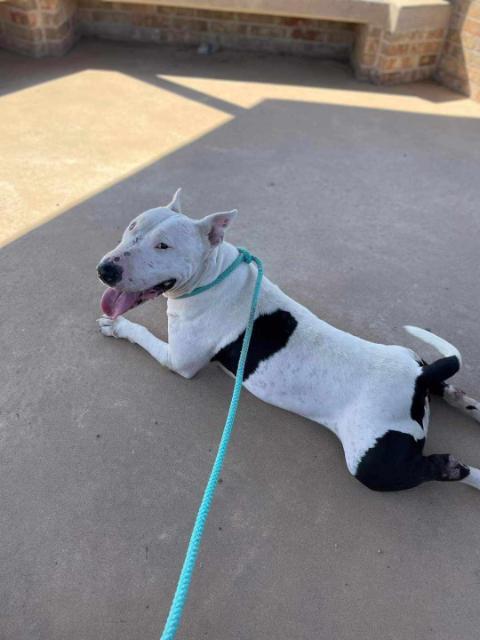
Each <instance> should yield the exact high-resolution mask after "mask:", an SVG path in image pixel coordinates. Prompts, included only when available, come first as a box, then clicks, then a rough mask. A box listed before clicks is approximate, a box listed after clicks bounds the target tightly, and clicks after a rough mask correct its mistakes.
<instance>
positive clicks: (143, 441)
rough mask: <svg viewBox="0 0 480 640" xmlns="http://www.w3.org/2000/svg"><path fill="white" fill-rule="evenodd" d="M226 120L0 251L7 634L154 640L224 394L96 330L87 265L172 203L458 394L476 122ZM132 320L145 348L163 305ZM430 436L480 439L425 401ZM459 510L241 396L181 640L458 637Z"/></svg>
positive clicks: (94, 289) (311, 112) (455, 444)
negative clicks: (439, 353)
mask: <svg viewBox="0 0 480 640" xmlns="http://www.w3.org/2000/svg"><path fill="white" fill-rule="evenodd" d="M122 46H123V45H122ZM70 59H73V60H74V59H75V54H74V53H73V54H72V57H71V58H70ZM62 63H63V61H62ZM39 64H44V63H43V62H42V63H39ZM49 64H53V63H49ZM203 64H206V63H203ZM132 66H135V63H134V62H132ZM72 68H73V67H72ZM173 72H174V71H172V73H173ZM177 72H178V70H177V71H175V73H177ZM138 73H140V72H138ZM140 75H141V74H140ZM155 82H156V80H155ZM187 91H189V90H187ZM191 97H193V98H194V99H195V98H198V96H195V95H191ZM223 108H225V109H226V110H228V109H229V103H226V105H223ZM229 113H232V111H229ZM234 115H235V118H234V119H233V120H232V121H230V122H228V123H227V124H225V125H224V126H222V127H219V128H218V129H216V130H215V131H213V132H212V133H209V134H208V135H205V136H204V137H202V138H201V139H199V140H196V141H195V142H193V143H192V144H190V145H188V146H186V147H184V148H182V149H181V150H179V151H177V152H175V153H173V154H172V155H170V156H167V157H165V158H163V159H162V160H160V161H158V162H156V163H154V164H153V165H151V166H150V167H148V168H147V169H145V170H142V171H141V172H139V173H137V174H136V175H134V176H132V177H130V178H128V179H127V180H124V181H122V182H120V183H118V184H116V185H115V186H114V187H112V188H110V189H108V190H106V191H104V192H102V193H100V194H98V195H96V196H95V197H93V198H91V199H89V200H86V201H85V202H83V203H82V204H80V205H79V206H77V207H75V208H74V209H72V210H71V211H70V212H68V213H66V214H64V215H62V216H60V217H58V218H56V219H55V220H52V221H50V222H48V223H47V224H45V225H43V226H42V227H40V228H38V229H35V230H34V231H32V232H30V233H29V234H27V235H25V236H24V237H22V238H20V239H19V240H17V241H15V242H13V243H12V244H10V245H9V246H7V247H6V248H5V249H4V250H3V251H2V255H1V257H0V263H1V272H2V275H3V287H2V293H3V295H2V301H1V314H2V321H3V330H4V332H3V344H4V356H3V364H4V366H3V367H2V371H1V374H0V375H1V378H0V383H1V388H2V395H3V400H4V401H3V406H2V410H1V414H0V418H1V425H2V426H1V435H2V449H1V461H0V469H1V483H0V484H1V496H2V497H1V505H2V518H1V519H0V539H1V540H2V549H1V551H0V554H1V559H0V566H1V567H2V583H1V594H0V598H1V602H0V618H1V629H2V634H3V635H2V639H3V640H18V639H19V638H27V637H28V638H35V639H38V640H47V639H48V640H63V639H64V638H69V639H70V640H80V639H82V640H87V639H88V640H94V639H95V640H96V639H97V638H102V640H110V639H111V640H123V639H125V640H126V639H127V638H129V639H131V638H145V639H146V638H156V637H158V633H159V630H160V628H161V626H162V624H163V620H164V616H165V614H166V612H167V609H168V605H169V600H170V596H171V594H172V590H173V588H174V584H175V581H176V577H177V573H178V570H179V567H180V563H181V559H182V557H183V552H184V549H185V544H186V540H187V537H188V535H189V532H190V527H191V524H192V520H193V516H194V513H195V510H196V507H197V505H198V501H199V497H200V495H201V491H202V488H203V485H204V482H205V480H206V477H207V474H208V471H209V468H210V465H211V463H212V461H213V455H214V451H215V447H216V444H217V442H218V438H219V434H220V431H221V427H222V424H223V421H224V418H225V413H226V408H227V405H228V399H229V394H230V392H231V388H232V381H231V380H230V378H228V377H226V376H225V375H224V374H223V373H222V372H221V371H219V370H218V369H216V368H215V367H214V366H212V367H209V368H207V369H206V370H204V371H203V372H202V373H201V374H200V375H199V376H198V377H197V378H195V379H194V380H191V381H186V380H183V379H182V378H180V377H178V376H175V375H174V374H172V373H170V372H168V371H166V370H163V369H161V368H160V367H159V366H158V365H157V364H156V363H155V362H154V361H153V360H152V359H150V358H149V356H147V355H146V354H145V353H143V352H142V351H141V350H140V349H138V348H136V347H134V346H132V345H130V344H128V343H122V342H117V341H114V340H108V339H105V338H103V337H102V336H100V335H99V334H98V333H97V331H96V326H95V318H96V317H97V316H98V315H99V311H98V300H99V297H100V294H101V291H102V287H101V285H100V284H99V283H98V282H97V280H96V277H95V272H94V266H95V264H96V262H97V260H98V258H99V257H100V256H101V255H102V254H103V253H104V252H105V251H106V250H107V249H109V248H110V247H112V246H113V245H114V244H115V242H116V241H117V240H118V234H119V233H120V231H121V230H122V229H123V228H124V226H125V225H126V223H127V222H128V221H129V219H130V218H131V217H132V216H133V215H136V214H137V213H138V212H139V211H141V210H143V209H145V208H147V207H151V206H153V205H155V204H157V203H161V202H167V200H168V198H169V196H170V195H171V194H172V192H173V191H174V189H175V188H177V187H178V186H183V187H184V190H185V191H184V194H185V198H184V202H185V209H186V211H187V213H190V214H191V215H193V216H194V217H199V216H201V215H203V214H205V213H208V212H210V211H211V210H218V209H223V208H231V207H239V209H240V216H239V218H238V224H236V226H235V228H234V229H233V232H232V235H231V240H232V241H233V242H236V243H238V244H242V245H245V246H247V247H249V248H250V249H251V250H252V251H253V252H254V253H256V254H258V255H259V256H261V257H262V258H263V260H264V262H265V265H266V270H267V275H268V276H269V277H271V278H272V279H273V280H275V281H276V282H278V284H279V285H280V286H281V287H282V288H283V289H284V290H285V291H287V292H288V293H289V294H291V295H293V296H294V297H296V298H297V299H298V300H299V301H301V302H303V303H304V304H306V305H307V306H309V307H310V308H311V309H312V310H313V311H314V312H315V313H317V314H318V315H320V316H321V317H322V318H324V319H325V320H327V321H329V322H332V323H334V324H336V325H337V326H339V327H341V328H343V329H346V330H349V331H352V332H354V333H357V334H360V335H362V336H364V337H366V338H370V339H373V340H377V341H382V342H397V343H402V344H411V342H409V339H408V338H407V336H406V334H404V333H403V331H402V330H401V325H403V324H405V323H415V324H419V325H421V326H429V327H431V328H432V329H434V330H435V331H436V332H437V333H439V334H440V335H442V336H444V337H445V338H447V339H449V340H451V341H452V342H453V343H455V344H456V345H457V346H458V347H459V348H460V349H461V350H462V351H463V353H464V359H465V367H464V369H463V371H462V373H461V375H460V376H459V377H458V380H459V382H460V383H461V384H463V385H464V386H465V388H466V389H467V390H469V391H470V392H471V393H472V395H474V396H475V395H478V393H479V391H478V390H479V387H480V345H479V344H478V341H477V340H476V337H477V335H478V317H479V315H480V306H479V302H478V301H479V300H480V284H479V279H478V231H479V224H480V220H479V216H478V202H479V199H480V183H479V181H478V175H477V168H478V164H479V160H480V158H479V153H480V152H479V149H478V145H477V136H476V133H477V128H478V123H477V121H475V120H468V119H465V120H462V119H459V118H455V119H452V118H441V117H432V116H430V115H429V116H425V115H423V116H422V115H415V114H402V113H392V112H388V111H380V110H367V109H355V108H347V107H338V106H322V105H316V104H306V103H301V102H291V101H289V102H287V101H275V100H267V101H265V102H263V103H261V104H259V105H257V106H255V107H254V108H252V109H249V110H236V111H235V112H234ZM132 316H133V317H134V318H137V319H140V320H141V321H142V322H145V323H146V324H147V325H148V326H150V327H151V328H153V329H154V331H155V332H156V333H157V334H158V335H161V336H163V337H166V320H165V315H164V303H163V302H162V301H160V302H158V301H157V302H155V303H149V304H148V305H145V306H144V307H143V308H141V309H138V310H137V311H136V312H135V314H132ZM412 346H413V345H412ZM415 346H417V345H415ZM419 351H420V352H421V354H422V355H423V356H425V357H429V356H430V355H431V353H429V352H428V351H427V350H426V349H424V348H423V347H421V346H419ZM433 422H434V424H433V429H432V433H431V435H430V437H429V441H428V447H427V449H428V451H429V452H433V451H435V452H444V451H452V453H454V454H455V455H457V456H458V457H460V458H461V459H463V460H465V461H466V462H469V463H472V464H476V465H478V466H480V439H479V433H478V425H475V424H474V423H473V422H469V421H468V420H467V419H465V418H463V417H462V416H460V415H459V414H457V413H455V412H453V411H451V410H449V409H448V408H446V407H445V406H443V405H440V404H437V403H435V404H434V407H433ZM478 500H479V496H478V495H477V494H476V493H475V492H474V491H473V490H471V489H469V488H467V487H464V486H455V485H454V484H453V483H452V484H450V485H447V486H446V485H445V484H443V485H440V484H433V483H431V484H429V485H424V486H422V487H420V488H418V489H415V490H413V491H410V492H405V493H399V494H375V493H371V492H369V491H367V490H366V489H365V488H363V487H362V486H361V485H360V484H358V483H357V482H356V481H355V480H353V479H352V478H351V477H350V476H349V475H348V472H347V471H346V468H345V466H344V462H343V456H342V452H341V448H340V445H339V444H338V442H337V441H336V440H335V439H334V437H333V436H332V435H331V434H330V433H328V432H327V431H326V430H323V429H322V428H320V427H319V426H318V425H316V424H314V423H312V422H309V421H307V420H304V419H302V418H300V417H299V416H295V415H291V414H287V413H285V412H282V411H281V410H278V409H276V408H274V407H270V406H268V405H265V404H262V403H261V402H259V401H257V400H256V399H255V398H253V397H252V396H249V395H248V394H245V395H244V396H243V399H242V403H241V409H240V414H239V419H238V424H237V427H236V432H235V435H234V438H233V442H232V447H231V451H230V454H229V457H228V460H227V464H226V468H225V470H224V477H223V482H222V484H221V485H220V487H219V490H218V495H217V498H216V501H215V505H214V509H213V513H212V515H211V518H210V521H209V524H208V528H207V534H206V539H205V543H204V546H203V549H202V553H201V558H200V561H201V564H200V566H199V568H198V571H197V573H196V575H195V579H194V582H193V589H192V594H191V598H190V601H189V603H188V607H187V611H186V616H185V621H184V625H183V627H182V632H181V637H185V638H203V637H209V638H215V639H217V638H221V639H222V640H230V639H231V640H239V639H242V640H251V639H252V638H255V640H267V639H268V640H270V639H271V638H273V637H274V638H276V639H278V640H287V638H288V639H290V638H292V637H295V638H298V639H303V640H307V639H308V640H311V639H312V638H325V639H330V638H342V639H349V638H354V637H355V638H356V640H384V639H385V638H387V637H393V636H398V637H405V638H411V637H415V638H417V640H427V638H431V637H432V634H434V635H435V637H436V638H437V640H451V638H453V637H455V638H471V637H474V636H475V633H476V630H477V629H478V625H479V622H480V615H479V612H478V598H477V592H478V580H479V576H480V562H479V561H478V557H477V554H476V551H475V550H476V549H477V548H478V535H479V533H478V532H479V530H480V527H479V525H480V520H479V516H478V507H477V505H478Z"/></svg>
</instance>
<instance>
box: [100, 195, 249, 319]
mask: <svg viewBox="0 0 480 640" xmlns="http://www.w3.org/2000/svg"><path fill="white" fill-rule="evenodd" d="M236 214H237V212H236V210H233V211H224V212H222V213H212V214H211V215H209V216H206V217H205V218H202V219H201V220H192V219H191V218H189V217H188V216H186V215H184V214H183V213H182V212H181V206H180V189H178V191H177V192H176V193H175V195H174V197H173V200H172V201H171V202H170V204H168V205H167V206H166V207H158V208H156V209H149V210H148V211H145V212H144V213H141V214H140V215H139V216H137V217H136V218H134V219H133V220H132V221H131V222H130V224H129V225H128V227H127V228H126V229H125V232H124V234H123V237H122V239H121V241H120V244H118V245H117V246H116V247H115V249H113V250H112V251H110V252H109V253H107V254H106V255H105V256H104V257H103V258H102V259H101V261H100V263H99V264H98V266H97V273H98V276H99V278H100V280H102V282H104V283H105V284H106V285H108V287H109V288H108V289H107V290H106V291H105V293H104V294H103V297H102V303H101V304H102V310H103V312H104V313H105V314H106V315H108V316H110V317H111V318H116V317H117V316H119V315H120V314H122V313H125V312H126V311H128V310H129V309H132V308H133V307H136V306H138V305H139V304H141V303H142V302H145V301H146V300H151V299H152V298H155V297H157V296H159V295H160V294H161V293H165V292H166V291H172V292H173V291H175V290H178V289H185V288H186V287H187V288H188V283H189V282H191V281H194V280H195V277H196V275H197V274H198V273H199V271H200V270H201V269H202V267H203V266H204V264H205V260H206V258H208V256H209V255H210V253H211V252H212V251H213V250H214V249H215V248H216V247H217V246H218V245H219V244H220V243H221V242H222V241H223V237H224V233H225V230H226V229H227V227H228V226H229V225H230V223H231V221H232V220H233V218H234V217H235V216H236Z"/></svg>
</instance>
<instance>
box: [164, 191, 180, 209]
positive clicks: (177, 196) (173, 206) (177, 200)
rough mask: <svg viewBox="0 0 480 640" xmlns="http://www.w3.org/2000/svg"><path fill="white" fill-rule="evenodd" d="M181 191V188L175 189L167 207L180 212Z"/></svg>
mask: <svg viewBox="0 0 480 640" xmlns="http://www.w3.org/2000/svg"><path fill="white" fill-rule="evenodd" d="M181 193H182V190H181V189H177V190H176V191H175V195H174V196H173V198H172V201H171V202H170V204H167V209H171V210H172V211H175V213H182V205H181V203H180V194H181Z"/></svg>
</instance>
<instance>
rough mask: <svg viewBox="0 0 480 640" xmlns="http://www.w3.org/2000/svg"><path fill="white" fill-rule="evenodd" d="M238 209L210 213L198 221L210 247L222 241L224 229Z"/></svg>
mask: <svg viewBox="0 0 480 640" xmlns="http://www.w3.org/2000/svg"><path fill="white" fill-rule="evenodd" d="M237 213H238V211H237V210H236V209H232V211H222V212H220V213H212V214H210V215H209V216H205V218H202V219H201V220H199V221H198V223H197V224H198V225H199V227H200V230H201V232H202V235H204V236H205V237H206V238H208V241H209V242H210V244H211V245H212V247H216V246H217V245H219V244H220V243H221V242H222V241H223V236H224V235H225V231H226V230H227V228H228V227H229V226H230V224H231V223H232V220H234V218H235V216H236V215H237Z"/></svg>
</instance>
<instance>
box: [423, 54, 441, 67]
mask: <svg viewBox="0 0 480 640" xmlns="http://www.w3.org/2000/svg"><path fill="white" fill-rule="evenodd" d="M436 62H437V56H421V57H420V60H419V62H418V64H419V65H420V66H421V67H427V66H430V65H433V64H435V63H436Z"/></svg>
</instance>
